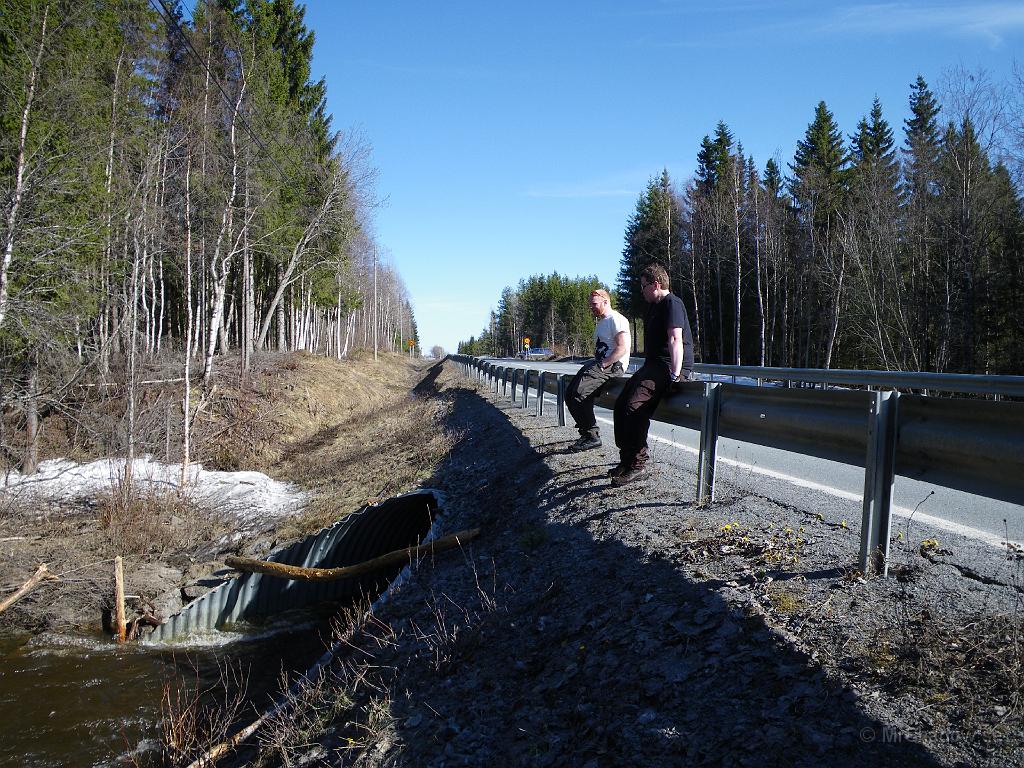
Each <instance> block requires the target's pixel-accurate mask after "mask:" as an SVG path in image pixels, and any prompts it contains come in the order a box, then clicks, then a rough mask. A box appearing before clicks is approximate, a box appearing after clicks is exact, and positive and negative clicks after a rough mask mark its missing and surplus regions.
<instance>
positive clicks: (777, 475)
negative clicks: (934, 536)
mask: <svg viewBox="0 0 1024 768" xmlns="http://www.w3.org/2000/svg"><path fill="white" fill-rule="evenodd" d="M544 401H545V402H549V403H555V404H557V402H558V398H556V397H555V396H554V395H551V394H550V393H547V392H545V393H544ZM596 418H597V421H600V422H601V423H602V424H609V425H611V426H614V425H615V422H614V421H612V420H611V419H606V418H604V417H603V416H597V417H596ZM648 440H653V441H655V442H658V443H663V444H665V445H670V446H672V447H673V448H678V449H679V450H682V451H686V452H687V453H690V454H693V455H694V456H699V455H700V451H699V450H697V449H696V448H694V447H692V446H689V445H684V444H683V443H678V442H676V441H675V440H669V439H668V438H665V437H658V436H657V435H649V436H648ZM718 461H719V462H721V463H722V464H728V465H729V466H732V467H737V468H739V469H745V470H747V471H748V472H753V473H756V474H759V475H764V476H765V477H770V478H772V479H773V480H781V481H783V482H786V483H790V484H791V485H795V486H797V487H800V488H807V489H808V490H812V491H821V492H822V493H826V494H828V495H829V496H835V497H837V498H840V499H845V500H847V501H855V502H857V503H858V504H860V503H863V498H864V497H863V496H862V495H861V494H859V493H853V492H851V491H844V490H843V489H842V488H834V487H833V486H831V485H825V484H823V483H816V482H814V481H813V480H805V479H804V478H802V477H796V476H795V475H787V474H786V473H785V472H778V471H776V470H774V469H766V468H764V467H759V466H757V465H755V464H747V463H745V462H742V461H737V460H736V459H729V458H726V457H725V456H719V457H718ZM891 509H892V513H893V515H895V516H897V517H903V518H906V519H908V520H909V519H911V518H913V519H914V520H915V521H916V522H919V523H921V524H923V525H930V526H933V527H935V528H939V529H941V530H944V531H948V532H949V533H955V534H957V535H960V536H965V537H967V538H969V539H976V540H977V541H981V542H982V543H984V544H988V545H989V546H992V547H996V548H997V549H1005V548H1006V546H1007V545H1008V544H1009V546H1011V547H1021V546H1022V544H1021V542H1016V541H1009V542H1007V541H1006V540H1005V539H1003V538H1002V537H1000V536H995V535H994V534H991V533H989V532H988V531H983V530H981V529H980V528H974V527H972V526H969V525H963V524H961V523H955V522H953V521H952V520H945V519H943V518H941V517H935V516H934V515H929V514H927V513H925V512H915V511H914V510H912V509H910V508H909V507H901V506H898V505H896V504H893V505H892V508H891Z"/></svg>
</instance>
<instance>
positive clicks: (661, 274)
mask: <svg viewBox="0 0 1024 768" xmlns="http://www.w3.org/2000/svg"><path fill="white" fill-rule="evenodd" d="M640 279H641V280H643V281H644V282H645V283H647V284H648V285H654V284H655V283H661V287H662V288H664V289H665V290H666V291H667V290H669V285H668V272H666V271H665V268H664V267H663V266H661V264H659V263H658V262H654V263H653V264H648V265H647V266H646V267H644V268H643V271H642V272H640Z"/></svg>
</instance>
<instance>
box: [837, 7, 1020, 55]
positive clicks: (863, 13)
mask: <svg viewBox="0 0 1024 768" xmlns="http://www.w3.org/2000/svg"><path fill="white" fill-rule="evenodd" d="M1022 28H1024V4H1022V3H984V4H980V5H973V4H972V5H964V4H956V5H949V4H947V3H876V4H871V5H861V6H852V7H849V8H843V9H836V11H835V12H834V13H833V14H832V17H831V18H830V19H827V20H826V21H825V22H824V23H823V24H822V25H821V29H822V30H823V31H833V32H843V33H849V32H855V33H856V32H860V33H865V34H893V33H901V32H911V33H913V32H944V33H946V34H965V35H973V36H979V37H984V38H987V39H988V40H989V41H990V42H991V43H993V44H995V45H998V44H1001V43H1002V42H1003V35H1004V34H1005V33H1007V32H1010V31H1012V30H1016V29H1022Z"/></svg>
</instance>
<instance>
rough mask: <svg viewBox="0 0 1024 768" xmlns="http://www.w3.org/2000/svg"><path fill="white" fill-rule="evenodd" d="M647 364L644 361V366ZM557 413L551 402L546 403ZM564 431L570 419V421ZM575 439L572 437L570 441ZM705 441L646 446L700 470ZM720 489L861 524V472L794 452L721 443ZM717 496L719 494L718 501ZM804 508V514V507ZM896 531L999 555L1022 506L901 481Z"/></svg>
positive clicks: (660, 429) (604, 419) (656, 431)
mask: <svg viewBox="0 0 1024 768" xmlns="http://www.w3.org/2000/svg"><path fill="white" fill-rule="evenodd" d="M494 362H497V363H498V364H499V365H504V366H508V367H512V366H514V367H518V368H533V369H535V370H541V369H543V370H548V371H557V372H558V373H574V372H575V371H576V370H578V369H579V365H578V364H576V363H556V362H547V361H544V362H539V361H524V360H495V361H494ZM641 362H642V360H641ZM719 380H721V377H719ZM547 398H548V400H549V401H550V402H551V404H552V406H553V405H554V401H555V398H554V395H548V396H547ZM595 414H596V415H597V417H598V423H599V425H601V427H602V430H601V431H602V437H603V439H604V440H605V441H606V442H611V441H612V440H613V438H612V428H611V425H612V413H611V411H608V410H606V409H604V408H596V409H595ZM566 419H567V421H568V425H567V427H566V429H567V430H571V428H572V418H571V417H570V416H569V415H568V414H566ZM569 437H571V434H570V435H569ZM699 439H700V435H699V433H698V432H696V431H694V430H690V429H686V428H684V427H678V426H675V425H672V424H665V423H662V422H657V421H656V422H654V423H653V424H652V425H651V432H650V439H649V440H648V442H649V444H650V448H651V451H652V456H653V457H654V458H655V459H656V460H662V461H667V462H668V463H670V464H671V463H677V464H682V463H683V462H690V463H691V466H692V463H695V462H696V456H697V451H698V445H699ZM717 479H718V481H719V482H721V481H723V480H724V481H725V482H726V483H728V484H730V485H732V486H735V487H736V488H737V490H740V491H746V492H750V493H756V494H757V495H760V496H765V497H767V498H771V499H773V500H774V501H777V502H779V503H783V504H802V505H810V507H809V508H812V509H814V508H821V509H822V510H824V511H827V512H828V513H829V515H830V516H832V517H835V518H837V519H839V520H842V521H846V520H849V523H850V524H851V525H857V526H859V524H860V516H861V504H862V501H861V500H862V498H863V492H864V468H863V467H859V466H854V465H849V464H842V463H839V462H835V461H828V460H825V459H818V458H814V457H811V456H804V455H802V454H798V453H792V452H790V451H782V450H778V449H775V448H766V447H763V446H760V445H754V444H751V443H741V442H738V441H735V440H730V439H728V438H720V439H719V442H718V470H717ZM718 493H719V490H718V489H716V494H718ZM805 508H807V507H805ZM893 513H894V519H893V530H894V534H895V533H896V532H899V533H903V534H904V535H905V536H906V538H907V539H908V540H911V541H913V540H922V539H925V538H936V539H938V540H939V541H940V542H942V541H943V539H942V537H943V535H944V534H949V533H952V534H958V535H961V536H964V537H967V538H968V539H970V540H973V541H976V542H979V543H983V544H985V545H989V546H994V547H1005V544H1004V542H1006V541H1008V540H1009V541H1011V542H1015V543H1020V542H1024V506H1021V505H1018V504H1010V503H1007V502H1003V501H998V500H995V499H989V498H986V497H984V496H976V495H974V494H969V493H964V492H962V491H957V490H954V489H951V488H945V487H942V486H939V485H933V484H930V483H924V482H921V481H918V480H914V479H911V478H907V477H901V476H899V475H897V477H896V482H895V486H894V489H893Z"/></svg>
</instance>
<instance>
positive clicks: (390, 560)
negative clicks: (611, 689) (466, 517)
mask: <svg viewBox="0 0 1024 768" xmlns="http://www.w3.org/2000/svg"><path fill="white" fill-rule="evenodd" d="M479 535H480V529H479V528H471V529H470V530H468V531H459V532H458V533H453V534H452V535H451V536H443V537H441V538H440V539H435V540H434V541H428V542H427V543H426V544H420V545H419V546H416V547H406V548H405V549H399V550H396V551H394V552H388V553H387V554H386V555H381V556H380V557H375V558H373V559H372V560H367V561H366V562H363V563H357V564H356V565H346V566H344V567H342V568H300V567H298V566H295V565H284V564H282V563H272V562H270V561H268V560H254V559H252V558H249V557H235V556H234V555H232V556H231V557H228V558H226V559H225V560H224V562H225V564H226V565H227V566H228V567H230V568H234V569H236V570H239V571H245V572H247V573H263V574H266V575H267V576H276V577H278V578H281V579H294V580H298V581H335V580H337V579H347V578H350V577H352V576H362V575H364V574H367V573H373V572H374V571H379V570H381V569H383V568H388V567H390V566H392V565H402V564H404V563H407V562H409V561H410V560H412V559H414V558H417V557H422V556H423V555H430V554H434V553H437V552H444V551H445V550H448V549H454V548H455V547H461V546H462V545H463V544H465V543H466V542H467V541H472V540H473V539H475V538H476V537H477V536H479Z"/></svg>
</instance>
